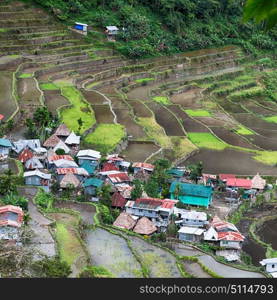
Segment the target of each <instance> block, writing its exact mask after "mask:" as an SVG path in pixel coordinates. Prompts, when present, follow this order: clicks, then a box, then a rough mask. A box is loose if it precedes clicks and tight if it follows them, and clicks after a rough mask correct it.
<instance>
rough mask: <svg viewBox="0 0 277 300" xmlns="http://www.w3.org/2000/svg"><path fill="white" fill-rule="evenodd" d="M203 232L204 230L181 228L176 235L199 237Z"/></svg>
mask: <svg viewBox="0 0 277 300" xmlns="http://www.w3.org/2000/svg"><path fill="white" fill-rule="evenodd" d="M204 231H205V230H204V229H200V228H195V227H186V226H183V227H181V228H180V229H179V231H178V233H187V234H195V235H201V234H202V233H203V232H204Z"/></svg>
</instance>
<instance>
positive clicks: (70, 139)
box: [65, 131, 81, 145]
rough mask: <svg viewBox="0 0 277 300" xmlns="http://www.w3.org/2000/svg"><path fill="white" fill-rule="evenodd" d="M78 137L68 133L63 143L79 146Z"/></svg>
mask: <svg viewBox="0 0 277 300" xmlns="http://www.w3.org/2000/svg"><path fill="white" fill-rule="evenodd" d="M80 138H81V137H80V136H78V135H76V134H75V133H74V132H73V131H72V132H71V133H70V135H69V136H68V137H67V138H66V140H65V143H66V144H68V145H72V144H76V145H79V144H80Z"/></svg>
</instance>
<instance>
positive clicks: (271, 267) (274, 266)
mask: <svg viewBox="0 0 277 300" xmlns="http://www.w3.org/2000/svg"><path fill="white" fill-rule="evenodd" d="M266 271H267V272H270V273H271V272H277V263H271V264H266Z"/></svg>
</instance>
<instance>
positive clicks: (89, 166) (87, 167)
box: [81, 160, 96, 175]
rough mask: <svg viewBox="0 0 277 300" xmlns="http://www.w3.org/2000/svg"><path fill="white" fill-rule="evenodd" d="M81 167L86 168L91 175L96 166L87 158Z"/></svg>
mask: <svg viewBox="0 0 277 300" xmlns="http://www.w3.org/2000/svg"><path fill="white" fill-rule="evenodd" d="M81 168H84V169H85V170H86V171H87V172H88V173H89V174H90V175H91V174H93V173H94V171H95V168H96V166H93V165H91V163H90V162H89V161H88V160H86V161H85V162H83V163H82V164H81Z"/></svg>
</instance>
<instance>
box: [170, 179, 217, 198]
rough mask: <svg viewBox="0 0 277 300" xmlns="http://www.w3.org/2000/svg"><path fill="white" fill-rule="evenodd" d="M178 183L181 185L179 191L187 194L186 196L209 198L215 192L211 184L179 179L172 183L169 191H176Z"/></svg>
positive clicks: (181, 193)
mask: <svg viewBox="0 0 277 300" xmlns="http://www.w3.org/2000/svg"><path fill="white" fill-rule="evenodd" d="M177 185H179V186H180V193H179V195H180V196H181V195H185V196H195V197H204V198H209V197H210V196H211V195H212V193H213V190H212V187H211V186H205V185H200V184H191V183H181V182H178V181H173V182H172V183H171V185H170V189H169V192H170V193H174V192H175V189H176V186H177Z"/></svg>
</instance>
